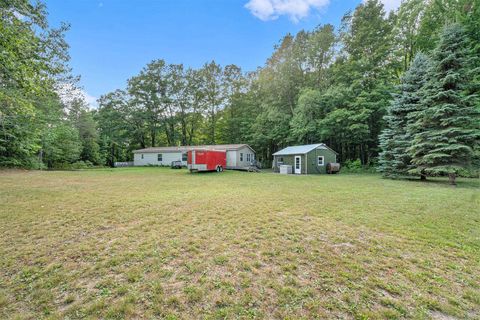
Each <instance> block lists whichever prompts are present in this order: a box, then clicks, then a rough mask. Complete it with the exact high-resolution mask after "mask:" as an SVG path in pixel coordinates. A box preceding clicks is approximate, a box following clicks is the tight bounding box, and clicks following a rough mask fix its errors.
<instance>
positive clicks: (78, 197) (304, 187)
mask: <svg viewBox="0 0 480 320" xmlns="http://www.w3.org/2000/svg"><path fill="white" fill-rule="evenodd" d="M479 187H480V184H479V181H478V179H475V180H464V179H460V181H459V185H458V186H457V187H456V188H452V187H450V186H448V184H447V182H446V181H445V180H442V182H439V181H433V182H426V183H421V182H419V181H391V180H384V179H381V178H380V177H379V176H377V175H345V174H340V175H334V176H329V175H322V176H283V175H275V174H268V173H261V174H253V173H245V172H233V171H228V172H224V173H222V174H216V173H213V174H189V173H187V171H186V170H170V169H167V168H121V169H102V170H87V171H75V172H58V171H57V172H40V171H16V170H6V171H0V203H1V206H0V318H17V317H19V318H31V319H34V318H35V319H36V318H69V319H77V318H117V319H118V318H140V317H143V318H169V319H176V318H178V319H181V318H184V319H188V318H292V319H293V318H302V317H303V318H332V317H339V318H434V319H435V318H436V319H456V318H458V319H465V318H478V317H479V315H480V212H479V211H480V209H479V208H480V196H479Z"/></svg>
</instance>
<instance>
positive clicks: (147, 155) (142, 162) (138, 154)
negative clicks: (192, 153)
mask: <svg viewBox="0 0 480 320" xmlns="http://www.w3.org/2000/svg"><path fill="white" fill-rule="evenodd" d="M193 149H210V150H224V151H226V152H227V169H238V170H244V169H247V168H248V167H249V165H250V163H251V162H252V161H254V160H255V158H256V157H255V151H254V150H253V149H252V148H251V147H250V146H249V145H248V144H219V145H204V146H181V147H152V148H146V149H140V150H135V151H133V158H134V159H133V163H134V165H135V166H148V165H157V166H169V165H170V164H171V163H172V161H182V165H184V166H186V165H187V152H188V151H189V150H193Z"/></svg>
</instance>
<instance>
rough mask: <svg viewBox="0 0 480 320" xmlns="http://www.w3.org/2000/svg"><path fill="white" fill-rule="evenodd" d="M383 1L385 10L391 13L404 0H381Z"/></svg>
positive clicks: (364, 0)
mask: <svg viewBox="0 0 480 320" xmlns="http://www.w3.org/2000/svg"><path fill="white" fill-rule="evenodd" d="M363 2H364V3H365V2H367V1H366V0H363ZM380 2H381V3H383V7H384V8H385V12H386V13H389V12H390V11H392V10H396V9H398V7H400V4H401V3H402V0H380Z"/></svg>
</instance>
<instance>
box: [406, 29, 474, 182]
mask: <svg viewBox="0 0 480 320" xmlns="http://www.w3.org/2000/svg"><path fill="white" fill-rule="evenodd" d="M467 47H468V42H467V38H466V34H465V31H464V29H463V27H462V26H460V25H458V24H453V25H450V26H447V27H445V28H444V30H443V32H442V35H441V38H440V40H439V43H438V45H437V47H436V48H435V50H434V51H433V54H432V67H431V71H430V72H429V80H428V82H427V83H426V85H425V87H424V89H423V90H422V95H423V97H422V101H421V104H422V106H423V108H422V109H423V110H421V111H418V112H416V113H414V115H415V119H416V121H415V122H414V123H413V124H411V125H410V126H409V130H410V132H412V133H413V136H412V137H413V143H412V146H411V147H410V148H409V149H408V150H409V153H410V155H411V157H412V163H413V164H414V165H415V168H414V169H411V170H410V172H417V173H418V172H425V173H426V174H428V175H447V174H448V176H449V178H450V183H451V184H455V178H456V176H457V174H458V172H459V171H460V170H462V169H464V168H468V167H469V166H470V164H471V161H472V158H473V156H474V149H475V148H476V146H477V145H478V143H479V139H480V110H478V108H477V107H476V105H475V104H476V101H475V98H476V97H475V95H472V94H471V93H469V92H468V91H467V90H466V89H467V88H468V85H469V81H470V79H469V76H468V75H469V74H471V73H470V72H469V69H470V68H472V67H473V66H472V64H471V63H470V59H469V56H468V48H467Z"/></svg>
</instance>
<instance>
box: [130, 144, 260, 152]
mask: <svg viewBox="0 0 480 320" xmlns="http://www.w3.org/2000/svg"><path fill="white" fill-rule="evenodd" d="M243 147H248V148H249V149H250V150H252V151H253V152H255V150H253V149H252V147H250V146H249V145H248V144H245V143H243V144H216V145H199V146H179V147H150V148H145V149H139V150H134V151H133V153H159V152H187V151H189V150H194V149H209V150H238V149H241V148H243Z"/></svg>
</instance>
